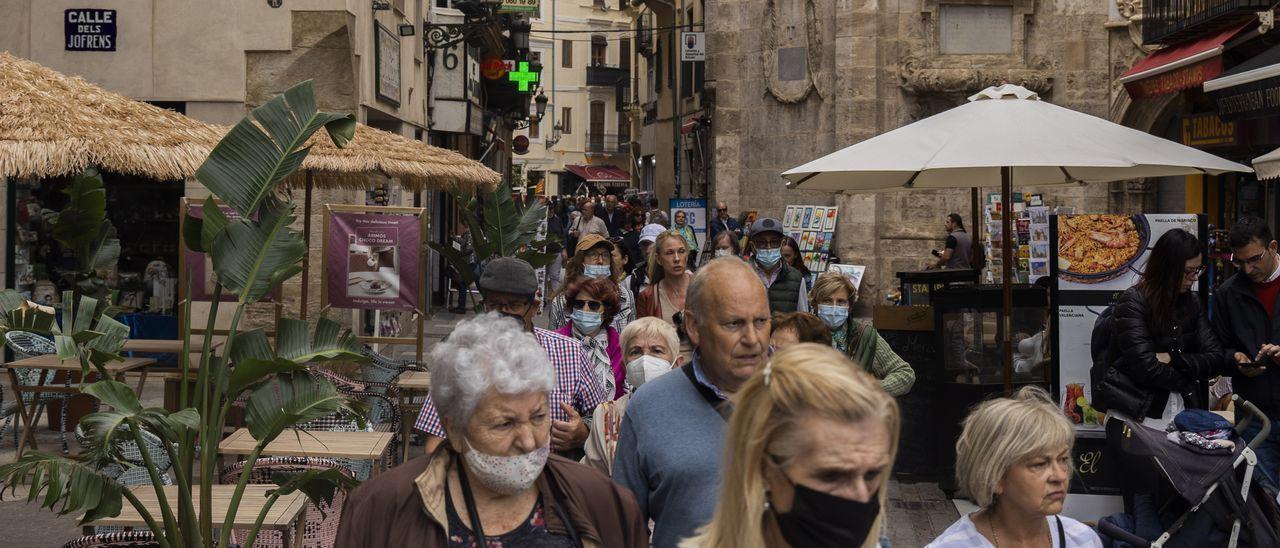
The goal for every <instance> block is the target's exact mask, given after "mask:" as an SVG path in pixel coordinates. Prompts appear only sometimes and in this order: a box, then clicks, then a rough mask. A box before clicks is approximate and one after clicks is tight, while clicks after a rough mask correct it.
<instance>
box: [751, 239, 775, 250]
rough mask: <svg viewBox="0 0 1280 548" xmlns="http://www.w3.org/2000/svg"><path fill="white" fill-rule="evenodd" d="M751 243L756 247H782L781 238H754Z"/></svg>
mask: <svg viewBox="0 0 1280 548" xmlns="http://www.w3.org/2000/svg"><path fill="white" fill-rule="evenodd" d="M752 243H753V244H755V246H756V249H778V248H779V247H782V240H781V239H776V240H764V239H761V240H756V241H754V242H752Z"/></svg>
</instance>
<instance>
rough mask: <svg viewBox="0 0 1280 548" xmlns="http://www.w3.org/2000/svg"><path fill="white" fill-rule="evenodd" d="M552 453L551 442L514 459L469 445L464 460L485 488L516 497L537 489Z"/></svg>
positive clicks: (468, 443)
mask: <svg viewBox="0 0 1280 548" xmlns="http://www.w3.org/2000/svg"><path fill="white" fill-rule="evenodd" d="M550 454H551V439H550V438H548V439H547V444H546V445H544V446H542V447H540V448H538V449H534V450H533V451H530V452H528V453H525V454H523V455H515V456H513V457H499V456H496V455H488V454H485V453H481V452H479V451H477V450H476V449H475V448H474V447H472V446H471V442H467V452H466V453H464V454H463V458H465V459H466V461H467V470H470V471H471V475H472V476H474V477H475V478H476V481H478V482H480V483H481V484H483V485H484V486H485V488H487V489H489V490H490V491H493V492H495V493H498V494H500V495H514V494H516V493H520V492H523V491H524V490H526V489H528V488H529V487H531V486H533V482H534V481H537V479H538V476H539V475H541V474H542V469H543V467H545V466H546V464H547V456H548V455H550Z"/></svg>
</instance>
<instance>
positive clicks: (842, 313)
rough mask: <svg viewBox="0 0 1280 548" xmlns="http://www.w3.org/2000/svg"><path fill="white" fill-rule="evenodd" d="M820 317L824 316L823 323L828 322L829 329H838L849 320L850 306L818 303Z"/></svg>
mask: <svg viewBox="0 0 1280 548" xmlns="http://www.w3.org/2000/svg"><path fill="white" fill-rule="evenodd" d="M818 317H819V318H822V323H825V324H827V327H828V328H829V329H836V328H838V327H840V326H842V325H844V322H846V321H848V320H849V307H847V306H836V305H834V304H820V305H818Z"/></svg>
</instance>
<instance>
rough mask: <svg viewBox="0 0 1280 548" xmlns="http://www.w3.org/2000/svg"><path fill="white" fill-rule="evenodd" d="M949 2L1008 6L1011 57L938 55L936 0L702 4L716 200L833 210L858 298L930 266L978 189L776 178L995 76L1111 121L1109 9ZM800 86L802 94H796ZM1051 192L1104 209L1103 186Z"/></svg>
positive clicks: (772, 208)
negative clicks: (892, 188)
mask: <svg viewBox="0 0 1280 548" xmlns="http://www.w3.org/2000/svg"><path fill="white" fill-rule="evenodd" d="M952 4H968V5H994V6H999V5H1002V6H1010V8H1011V11H1012V20H1011V25H1010V27H1011V28H1010V29H1009V30H1010V32H1011V36H1012V39H1011V41H1010V45H1009V48H1008V51H1007V52H1005V53H1000V54H964V55H957V54H945V55H944V54H941V53H940V47H939V28H938V27H939V17H940V10H941V8H940V5H939V3H938V2H937V1H936V0H898V1H894V0H796V1H784V0H745V1H741V0H740V1H733V2H730V1H726V0H711V1H708V2H707V11H708V16H707V32H708V46H707V51H708V55H709V57H708V62H707V79H708V81H709V82H711V81H714V86H715V90H716V93H715V97H716V103H715V115H714V126H715V132H714V134H715V137H714V138H715V154H716V162H715V165H714V169H715V177H714V180H715V181H716V187H715V196H714V197H713V199H717V200H721V201H724V202H726V203H727V204H728V205H729V208H730V210H732V211H740V210H743V209H752V208H754V209H759V210H760V211H761V212H762V213H763V214H765V215H772V216H779V215H781V213H782V212H783V210H784V208H785V207H786V205H787V204H815V205H832V204H834V205H839V206H840V207H841V209H840V219H839V226H838V229H837V232H836V242H835V246H834V249H835V252H836V254H837V255H838V256H839V257H840V258H841V259H842V260H843V261H844V262H849V263H855V264H866V265H868V266H869V268H868V273H867V278H866V284H867V285H866V286H865V287H867V288H868V289H869V290H870V292H867V293H864V296H863V303H864V304H871V303H875V302H879V301H880V300H881V299H882V296H883V294H884V292H885V291H886V290H889V289H893V288H894V287H895V286H896V280H895V279H894V276H893V274H894V272H897V271H901V270H915V269H919V268H921V267H922V266H924V265H925V264H926V263H927V260H928V259H931V257H930V255H929V250H931V249H940V248H941V246H942V241H943V238H944V237H945V232H944V231H943V228H942V223H943V220H944V218H945V216H946V214H947V213H950V212H957V213H960V214H961V215H962V216H963V217H964V218H965V220H966V224H968V223H969V219H970V218H971V214H970V191H969V190H965V189H957V190H940V191H928V192H913V193H892V194H880V195H859V196H843V195H842V196H838V197H837V196H834V195H831V194H826V193H816V192H803V191H789V190H786V189H785V185H784V182H783V180H782V179H781V178H780V176H779V174H780V173H782V172H783V171H785V170H787V169H790V168H792V167H795V166H798V165H800V164H802V163H805V162H807V161H809V160H812V159H815V158H818V157H820V156H823V155H825V154H828V153H831V152H834V151H836V150H839V149H841V148H843V147H846V146H849V145H852V144H854V143H857V142H858V141H860V140H863V139H867V138H870V137H872V136H875V135H878V134H880V133H884V132H886V131H889V130H892V129H895V128H897V127H900V126H903V125H906V124H909V123H911V122H913V121H916V120H919V119H922V118H925V117H928V116H930V115H933V114H936V113H938V112H941V111H943V110H946V109H948V108H951V107H954V106H956V105H959V104H961V103H962V102H963V101H964V100H965V98H966V97H967V96H968V95H970V94H972V93H974V92H976V91H978V90H980V89H982V88H983V87H986V86H989V85H994V84H999V83H1000V82H1001V81H1008V82H1010V83H1018V84H1022V85H1026V86H1027V87H1029V88H1031V89H1034V90H1036V91H1038V92H1040V93H1041V94H1042V96H1043V98H1045V99H1047V100H1049V101H1052V102H1053V103H1055V104H1058V105H1061V106H1065V107H1068V108H1072V109H1075V110H1079V111H1082V112H1086V113H1089V114H1093V115H1096V116H1101V117H1104V118H1106V117H1108V114H1109V109H1110V108H1111V103H1112V97H1113V95H1112V93H1111V87H1112V75H1111V71H1112V70H1113V68H1112V67H1113V65H1114V64H1115V63H1114V62H1113V59H1112V56H1113V53H1112V49H1113V45H1112V44H1111V43H1110V42H1109V41H1110V40H1111V37H1110V36H1109V33H1111V32H1112V31H1109V30H1108V29H1106V28H1105V27H1104V23H1106V20H1107V6H1106V4H1104V3H1098V2H1089V1H1085V0H1060V1H1058V2H1055V3H1047V2H1035V1H1034V0H1014V1H1012V2H1003V3H998V2H987V1H985V0H975V1H969V2H966V1H961V2H954V3H952V2H948V3H947V5H952ZM798 46H804V47H809V48H810V50H814V51H810V53H809V55H808V56H807V57H806V58H805V59H803V60H802V61H801V62H803V63H804V64H805V66H806V69H807V70H806V71H805V76H806V78H805V79H803V80H802V81H801V82H800V83H799V84H796V83H795V82H794V81H785V82H779V81H778V78H777V77H776V75H777V73H778V72H779V70H785V68H774V67H775V66H776V65H777V59H778V58H779V55H783V54H781V53H779V52H780V50H781V49H782V48H787V47H798ZM1131 55H1132V54H1131V53H1128V52H1126V53H1125V56H1126V59H1125V61H1123V62H1128V61H1129V59H1128V57H1129V56H1131ZM787 59H792V58H791V57H788V58H787ZM791 76H792V77H794V76H795V74H794V73H793V74H791ZM805 86H807V87H809V88H810V89H809V90H808V93H807V94H806V95H805V96H804V97H803V98H802V99H799V100H796V97H797V96H798V95H800V93H799V92H798V91H797V90H798V89H799V88H802V87H805ZM992 185H993V186H994V187H997V188H998V185H999V181H993V182H992ZM991 190H994V189H983V190H982V192H981V194H982V195H983V196H984V197H985V195H986V193H987V192H989V191H991ZM1043 193H1044V194H1045V197H1046V201H1048V202H1049V204H1051V205H1059V204H1061V205H1069V206H1073V207H1076V208H1077V210H1079V211H1100V212H1105V211H1107V209H1108V203H1107V189H1106V187H1105V185H1099V186H1089V187H1072V188H1058V189H1046V190H1044V191H1043Z"/></svg>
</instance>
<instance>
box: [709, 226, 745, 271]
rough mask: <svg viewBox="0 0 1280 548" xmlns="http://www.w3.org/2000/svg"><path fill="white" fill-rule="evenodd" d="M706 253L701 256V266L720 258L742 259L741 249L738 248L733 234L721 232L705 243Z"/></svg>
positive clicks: (736, 239)
mask: <svg viewBox="0 0 1280 548" xmlns="http://www.w3.org/2000/svg"><path fill="white" fill-rule="evenodd" d="M707 249H708V251H709V252H708V253H703V254H702V259H701V260H702V264H706V263H709V262H711V261H712V259H718V258H720V257H738V258H741V257H742V248H741V247H738V238H737V237H736V236H734V233H733V232H730V231H727V230H725V231H721V232H720V233H719V234H716V235H715V236H712V237H711V239H710V240H709V241H708V242H707Z"/></svg>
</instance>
